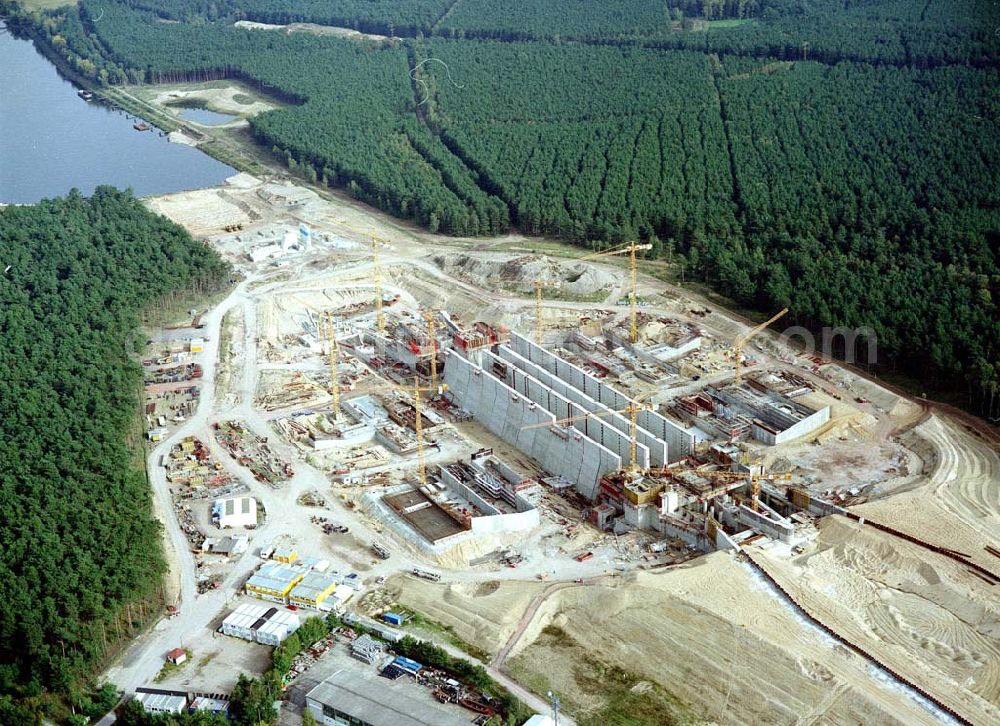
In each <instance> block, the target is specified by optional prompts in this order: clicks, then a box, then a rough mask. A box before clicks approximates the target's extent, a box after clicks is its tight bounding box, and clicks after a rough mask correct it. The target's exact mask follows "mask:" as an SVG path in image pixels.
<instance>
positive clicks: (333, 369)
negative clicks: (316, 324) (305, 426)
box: [323, 311, 340, 419]
mask: <svg viewBox="0 0 1000 726" xmlns="http://www.w3.org/2000/svg"><path fill="white" fill-rule="evenodd" d="M323 320H324V322H325V323H326V324H325V325H324V326H323V327H324V328H325V329H326V344H327V357H328V360H329V364H330V395H331V396H332V397H333V417H334V419H336V418H339V417H340V375H339V372H338V371H337V368H338V365H339V362H340V361H339V357H340V350H339V349H338V347H337V331H336V329H335V328H334V325H333V315H332V313H330V312H329V311H327V312H326V313H325V314H324V315H323Z"/></svg>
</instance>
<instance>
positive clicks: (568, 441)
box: [444, 353, 622, 498]
mask: <svg viewBox="0 0 1000 726" xmlns="http://www.w3.org/2000/svg"><path fill="white" fill-rule="evenodd" d="M446 355H448V356H449V358H448V363H447V365H446V366H445V372H444V379H445V383H447V384H448V388H449V391H450V393H451V395H452V396H453V398H454V399H455V400H456V401H457V402H458V404H459V405H460V406H462V407H463V408H465V409H468V410H469V411H470V412H471V413H472V414H473V416H475V417H476V419H477V420H478V421H480V423H482V424H483V426H485V427H486V428H487V429H488V430H490V431H491V432H492V433H494V434H496V435H497V436H499V437H501V438H502V439H504V440H505V441H507V442H508V443H510V444H511V445H513V446H516V447H517V448H518V449H520V450H521V451H524V452H525V453H526V454H528V456H530V457H532V458H533V459H535V460H536V461H537V462H539V463H540V464H541V465H542V467H543V468H544V469H545V470H546V471H548V472H549V473H551V474H554V475H557V476H562V477H564V478H566V479H567V480H569V481H572V482H573V483H574V484H575V486H576V488H577V491H579V492H580V493H581V494H583V495H584V496H587V497H590V498H593V497H594V496H595V495H596V493H597V487H598V484H599V483H600V480H601V477H603V476H604V475H605V474H608V473H611V472H613V471H618V470H620V469H621V468H622V458H621V457H620V456H619V455H617V454H616V453H615V452H613V451H611V450H609V449H608V448H606V447H604V446H602V445H600V444H599V443H597V442H596V441H594V440H592V439H590V438H588V437H587V436H585V435H584V434H583V433H582V432H580V431H576V430H574V429H569V430H567V431H562V430H560V431H558V432H557V431H556V430H554V429H553V428H552V427H549V426H541V427H537V428H525V426H528V425H530V424H537V423H552V422H554V421H555V416H553V415H552V414H551V413H549V412H548V411H546V410H545V409H544V408H543V407H542V406H541V405H539V404H537V403H535V402H533V401H530V400H528V399H527V398H526V397H525V396H522V395H520V394H519V393H518V392H517V391H515V390H514V389H513V388H511V387H510V386H508V385H507V384H506V383H504V382H503V381H501V380H500V379H498V378H496V377H494V376H492V375H490V374H489V373H487V372H486V371H485V370H483V369H482V368H480V367H478V366H476V365H474V364H472V363H471V362H470V361H468V360H467V359H465V358H462V357H461V356H458V355H456V354H453V353H446Z"/></svg>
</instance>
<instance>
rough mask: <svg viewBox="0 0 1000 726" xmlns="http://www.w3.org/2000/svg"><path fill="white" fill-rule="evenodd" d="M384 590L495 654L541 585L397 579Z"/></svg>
mask: <svg viewBox="0 0 1000 726" xmlns="http://www.w3.org/2000/svg"><path fill="white" fill-rule="evenodd" d="M386 588H387V589H388V591H389V592H390V593H391V594H392V597H393V598H394V599H395V600H397V601H398V602H400V603H402V604H403V605H405V606H406V607H411V608H413V609H414V610H416V611H417V612H419V613H421V614H423V615H424V616H426V617H427V618H428V619H430V620H433V621H435V622H437V623H441V624H442V625H445V626H447V627H450V628H452V630H453V631H454V632H455V634H456V635H457V636H458V637H459V638H461V639H462V640H464V641H466V642H469V643H472V644H474V645H477V646H478V647H480V648H482V649H483V650H486V651H488V652H490V653H495V652H496V651H497V650H499V649H500V648H501V647H502V646H503V644H504V643H505V642H506V641H507V638H508V637H509V636H510V633H511V632H513V630H514V628H515V626H516V625H517V622H518V619H519V618H520V617H521V614H522V613H523V612H524V610H525V609H526V608H527V607H528V603H529V602H530V601H531V599H532V598H533V597H534V596H535V595H536V594H537V593H538V592H541V591H542V590H543V589H544V588H545V585H543V584H542V583H533V582H498V581H492V582H470V583H452V584H450V585H441V584H436V583H432V582H427V581H425V580H417V579H416V578H413V577H407V576H399V577H394V578H392V579H391V580H389V582H388V583H386Z"/></svg>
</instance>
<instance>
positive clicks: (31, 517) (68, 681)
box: [0, 187, 229, 724]
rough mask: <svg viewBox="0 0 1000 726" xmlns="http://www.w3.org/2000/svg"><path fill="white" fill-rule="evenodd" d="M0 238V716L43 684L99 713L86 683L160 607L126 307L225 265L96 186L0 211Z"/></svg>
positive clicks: (20, 718) (25, 715) (216, 282)
mask: <svg viewBox="0 0 1000 726" xmlns="http://www.w3.org/2000/svg"><path fill="white" fill-rule="evenodd" d="M0 250H2V251H3V259H2V266H0V269H5V270H6V271H5V272H4V273H3V274H2V275H0V337H2V339H3V341H4V344H3V346H2V347H0V431H3V436H2V437H0V496H2V497H3V506H2V507H0V543H2V544H0V591H2V594H0V599H2V600H3V603H4V606H3V608H0V723H3V724H27V723H33V722H34V719H35V714H36V713H37V712H38V711H39V709H41V708H43V707H44V704H45V699H44V693H45V692H47V691H49V690H54V691H57V692H61V693H63V694H65V695H66V696H67V697H68V701H69V704H70V705H73V706H75V707H76V708H77V712H78V713H81V714H86V713H88V712H89V713H91V714H92V715H94V716H95V717H99V716H101V715H103V714H104V713H105V712H106V711H107V710H108V708H109V707H110V706H111V705H113V704H114V703H115V701H116V700H117V695H116V694H115V691H114V688H110V689H109V691H104V692H102V693H100V694H99V697H91V696H90V695H88V694H87V693H86V691H85V684H86V682H87V681H88V679H89V678H90V677H91V676H92V675H93V674H94V672H95V669H96V668H97V667H98V666H99V665H101V664H102V663H103V662H104V659H105V657H106V656H108V655H109V654H110V653H112V652H114V651H115V650H116V649H117V648H119V647H120V646H121V644H122V643H123V642H126V643H127V642H130V636H131V635H133V634H134V633H135V632H137V629H139V628H141V627H142V626H143V625H144V624H145V623H146V622H148V621H149V620H151V619H155V618H158V617H159V616H160V614H161V612H162V602H161V600H160V580H161V576H162V574H163V572H164V562H163V559H162V556H161V548H160V541H159V537H160V525H159V523H158V522H157V521H156V520H155V519H154V518H153V514H152V506H151V502H150V492H149V486H148V484H147V481H146V476H145V471H144V468H143V465H142V462H141V460H138V458H137V457H141V453H139V454H137V452H141V450H142V449H141V444H140V441H141V436H142V427H141V424H140V423H138V421H137V413H138V411H139V405H140V403H141V397H140V395H141V391H142V377H141V375H140V369H139V366H138V364H137V363H135V362H134V361H133V359H132V357H133V355H134V354H135V353H136V351H135V346H136V342H137V339H136V336H135V333H134V331H135V329H136V327H137V325H138V321H139V318H138V315H139V313H140V312H141V311H142V310H143V309H144V308H145V307H147V306H150V305H155V304H156V303H157V302H158V301H159V300H160V299H161V298H162V297H163V296H164V295H166V294H167V293H170V292H173V291H179V290H190V289H196V288H197V289H201V290H205V291H209V290H213V289H218V288H219V287H220V286H221V285H224V284H227V283H228V280H229V270H228V267H227V266H226V265H225V264H224V263H223V262H222V261H221V260H220V259H219V258H218V257H217V256H216V255H215V254H214V253H213V252H211V251H210V250H209V249H207V248H205V247H204V246H202V245H198V244H196V243H195V242H193V241H192V240H191V238H190V237H189V236H188V235H187V233H186V232H184V231H183V230H182V229H181V228H180V227H178V226H176V225H174V224H172V223H170V222H168V221H166V220H165V219H163V218H162V217H159V216H156V215H154V214H152V213H150V212H148V211H147V210H146V209H145V207H143V206H142V205H141V204H140V203H139V202H138V201H137V200H135V199H134V198H133V197H132V196H131V195H130V194H128V193H125V192H119V191H116V190H114V189H111V188H109V187H101V188H99V189H98V190H97V191H96V192H95V193H94V195H93V196H92V197H91V198H83V197H81V196H79V195H78V194H76V193H71V194H70V196H69V197H67V198H65V199H60V200H50V201H43V202H41V203H40V204H37V205H35V206H31V207H7V208H3V209H0ZM92 704H96V705H93V710H90V711H88V709H89V708H90V707H91V706H92ZM56 715H58V714H56Z"/></svg>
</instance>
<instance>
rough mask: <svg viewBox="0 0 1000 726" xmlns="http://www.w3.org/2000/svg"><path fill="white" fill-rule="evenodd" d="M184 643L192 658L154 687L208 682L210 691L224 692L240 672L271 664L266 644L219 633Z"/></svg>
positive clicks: (199, 686)
mask: <svg viewBox="0 0 1000 726" xmlns="http://www.w3.org/2000/svg"><path fill="white" fill-rule="evenodd" d="M178 645H179V646H180V645H181V644H178ZM183 647H186V648H187V649H188V650H190V651H191V659H190V660H189V661H188V662H187V663H182V664H181V665H180V666H179V667H178V668H176V669H174V670H172V671H171V672H170V675H169V676H167V677H166V678H164V679H163V680H162V681H160V682H159V683H157V684H154V687H159V688H176V689H180V690H186V691H187V690H189V691H204V690H205V687H206V684H208V685H210V686H211V689H212V690H213V691H215V692H218V693H226V692H229V691H230V690H232V688H233V686H235V685H236V679H237V678H238V677H239V675H240V674H241V673H246V674H249V675H253V676H257V675H260V674H261V673H263V672H264V671H266V670H267V669H268V668H269V667H270V666H271V648H269V647H268V646H266V645H261V644H259V643H251V642H249V641H246V640H241V639H239V638H230V637H228V636H225V635H221V634H218V633H213V634H212V636H211V637H205V638H201V639H199V640H198V641H197V642H191V643H187V642H185V643H183Z"/></svg>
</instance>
